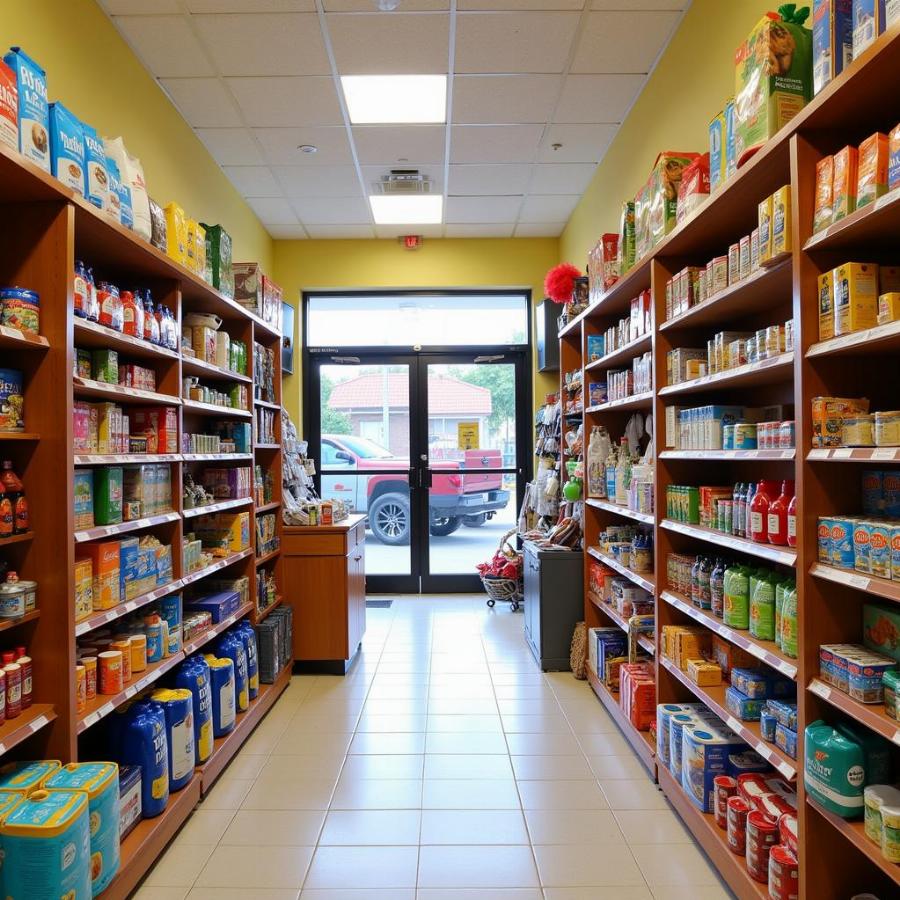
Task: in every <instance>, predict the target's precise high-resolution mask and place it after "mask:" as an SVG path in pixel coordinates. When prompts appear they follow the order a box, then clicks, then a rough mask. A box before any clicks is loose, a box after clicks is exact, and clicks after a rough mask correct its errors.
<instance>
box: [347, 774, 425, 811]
mask: <svg viewBox="0 0 900 900" xmlns="http://www.w3.org/2000/svg"><path fill="white" fill-rule="evenodd" d="M421 807H422V782H421V781H420V780H418V779H401V778H388V779H384V780H375V779H366V778H360V779H348V778H342V779H341V780H340V781H339V782H338V786H337V789H336V790H335V792H334V799H333V800H332V801H331V808H332V809H421Z"/></svg>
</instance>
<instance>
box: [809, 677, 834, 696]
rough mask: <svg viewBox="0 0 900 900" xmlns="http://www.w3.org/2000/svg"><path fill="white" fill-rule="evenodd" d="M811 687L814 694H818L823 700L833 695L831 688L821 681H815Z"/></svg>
mask: <svg viewBox="0 0 900 900" xmlns="http://www.w3.org/2000/svg"><path fill="white" fill-rule="evenodd" d="M809 689H810V691H811V692H812V693H813V694H818V696H820V697H821V698H822V699H823V700H827V699H828V698H829V697H830V696H831V688H830V687H828V685H827V684H825V683H824V682H821V681H814V682H813V683H812V684H811V685H810V686H809Z"/></svg>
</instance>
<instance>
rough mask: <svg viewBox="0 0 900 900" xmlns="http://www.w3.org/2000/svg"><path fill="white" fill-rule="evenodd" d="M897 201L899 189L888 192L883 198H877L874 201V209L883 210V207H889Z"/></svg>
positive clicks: (899, 198)
mask: <svg viewBox="0 0 900 900" xmlns="http://www.w3.org/2000/svg"><path fill="white" fill-rule="evenodd" d="M897 200H900V188H894V190H892V191H889V192H888V193H887V194H885V195H884V196H883V197H879V198H878V199H877V200H876V201H875V209H876V210H879V209H884V207H885V206H890V205H891V204H892V203H896V202H897Z"/></svg>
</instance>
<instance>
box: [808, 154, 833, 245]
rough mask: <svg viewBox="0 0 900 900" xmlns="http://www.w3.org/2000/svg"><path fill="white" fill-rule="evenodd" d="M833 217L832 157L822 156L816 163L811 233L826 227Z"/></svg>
mask: <svg viewBox="0 0 900 900" xmlns="http://www.w3.org/2000/svg"><path fill="white" fill-rule="evenodd" d="M833 219H834V157H833V156H823V157H822V158H821V159H820V160H819V161H818V162H817V163H816V203H815V208H814V210H813V233H815V232H817V231H821V230H822V229H823V228H827V227H828V226H829V225H830V224H831V222H832V220H833Z"/></svg>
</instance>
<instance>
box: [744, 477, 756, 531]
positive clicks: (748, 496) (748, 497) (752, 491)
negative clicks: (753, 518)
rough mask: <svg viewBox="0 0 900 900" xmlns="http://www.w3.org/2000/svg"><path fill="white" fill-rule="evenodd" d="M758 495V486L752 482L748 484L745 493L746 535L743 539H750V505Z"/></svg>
mask: <svg viewBox="0 0 900 900" xmlns="http://www.w3.org/2000/svg"><path fill="white" fill-rule="evenodd" d="M755 495H756V485H755V484H754V483H753V482H752V481H751V482H749V483H748V484H747V490H746V491H745V492H744V533H743V534H742V535H741V537H743V538H749V537H750V505H751V504H752V503H753V498H754V496H755Z"/></svg>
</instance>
